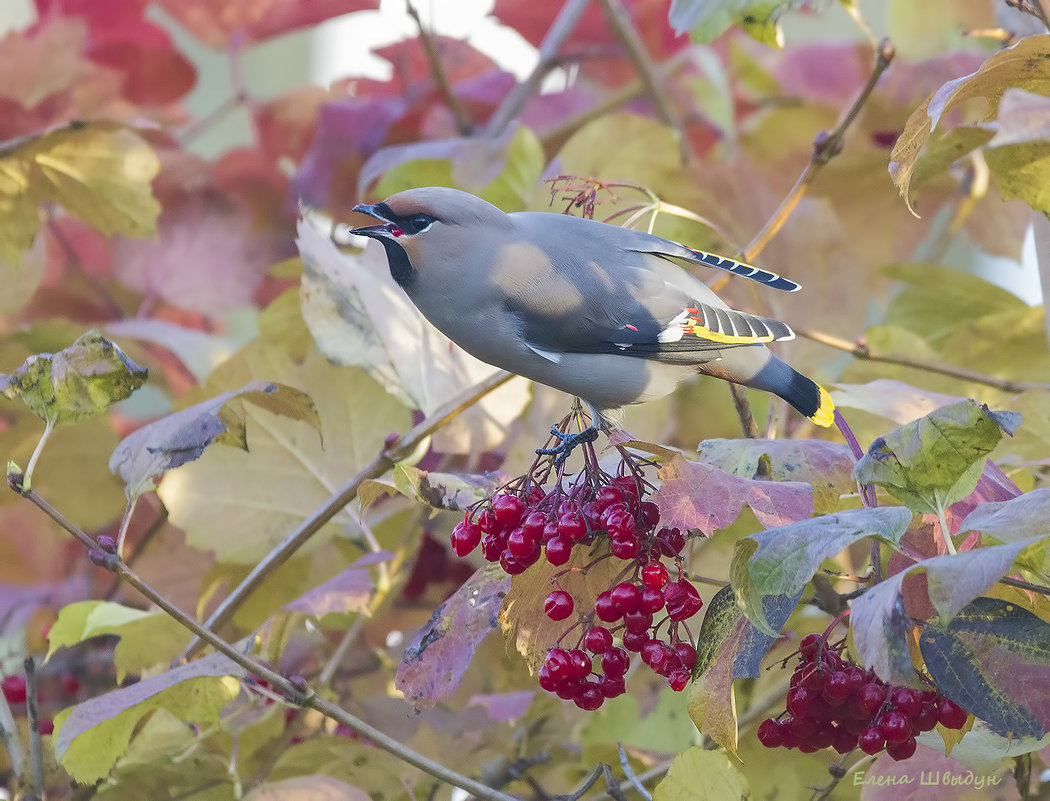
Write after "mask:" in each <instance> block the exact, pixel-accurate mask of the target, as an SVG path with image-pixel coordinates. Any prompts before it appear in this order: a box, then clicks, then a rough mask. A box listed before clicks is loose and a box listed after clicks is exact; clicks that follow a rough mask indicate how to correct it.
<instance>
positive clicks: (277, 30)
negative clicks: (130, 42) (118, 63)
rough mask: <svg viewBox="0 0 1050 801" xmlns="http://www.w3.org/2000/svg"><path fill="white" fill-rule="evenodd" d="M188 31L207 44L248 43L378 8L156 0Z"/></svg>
mask: <svg viewBox="0 0 1050 801" xmlns="http://www.w3.org/2000/svg"><path fill="white" fill-rule="evenodd" d="M160 5H161V6H163V7H164V10H165V11H167V12H168V13H169V14H171V15H172V16H173V17H174V18H175V19H177V20H178V21H179V23H180V24H181V25H182V26H183V27H184V28H186V29H187V30H188V31H189V32H190V33H192V34H193V35H194V36H196V37H197V38H198V39H200V40H201V41H202V42H204V43H205V44H206V45H210V46H211V47H214V48H217V49H222V48H226V47H229V46H230V45H232V44H237V45H240V44H248V43H250V42H258V41H260V40H262V39H268V38H270V37H271V36H276V35H278V34H281V33H287V32H288V31H293V30H295V29H297V28H305V27H308V26H310V25H315V24H317V23H318V22H323V21H324V20H326V19H329V18H331V17H338V16H339V15H341V14H349V13H350V12H352V11H361V10H363V9H373V8H378V7H379V2H378V0H311V2H308V3H304V2H302V0H223V2H221V3H216V2H215V0H160Z"/></svg>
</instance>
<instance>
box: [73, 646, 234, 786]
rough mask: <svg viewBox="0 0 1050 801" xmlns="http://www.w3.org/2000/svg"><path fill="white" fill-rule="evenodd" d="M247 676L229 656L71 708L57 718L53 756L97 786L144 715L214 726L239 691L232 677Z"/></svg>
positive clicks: (206, 659) (208, 658)
mask: <svg viewBox="0 0 1050 801" xmlns="http://www.w3.org/2000/svg"><path fill="white" fill-rule="evenodd" d="M243 675H244V671H243V670H242V669H241V668H239V667H238V666H237V665H235V664H234V663H233V662H231V661H230V659H229V658H227V657H226V656H224V655H222V654H210V655H208V656H205V657H203V658H202V659H198V660H197V661H195V662H190V663H189V664H187V665H182V666H180V667H177V668H174V669H172V670H169V671H167V672H165V673H162V674H160V675H159V676H153V677H152V678H149V679H143V680H142V681H139V682H137V683H135V684H132V685H131V686H129V687H123V688H121V689H119V690H114V691H113V692H111V693H106V694H105V695H101V696H98V697H96V698H92V699H90V700H88V701H84V702H83V703H80V704H77V705H76V706H74V707H70V708H69V709H66V710H64V711H62V712H61V713H60V714H59V715H58V716H56V718H55V734H54V739H53V745H54V749H55V756H56V757H57V758H58V760H59V762H60V763H61V765H62V767H64V768H65V769H66V770H67V771H69V773H70V775H72V776H73V778H75V779H76V780H77V781H78V782H81V783H84V784H91V783H93V782H97V781H98V780H99V779H102V778H104V777H105V776H106V774H107V773H109V771H110V769H111V768H112V767H113V764H114V763H115V762H116V761H117V759H118V758H119V757H120V756H121V755H122V754H123V753H124V751H125V749H126V748H127V746H128V741H129V740H130V738H131V734H132V732H133V731H134V730H135V728H136V727H137V726H138V724H139V721H141V720H142V718H143V717H144V716H145V715H146V714H148V713H149V712H151V711H153V710H154V709H157V708H161V707H163V708H167V709H169V710H172V711H175V712H177V714H178V716H179V717H180V718H181V719H182V720H184V721H186V722H188V723H197V724H202V725H213V724H216V723H218V721H219V713H220V712H221V711H222V709H223V708H224V707H225V706H226V704H227V703H229V702H230V701H231V700H232V699H233V698H234V697H235V696H236V695H237V693H238V692H239V691H240V682H239V681H237V680H235V679H232V678H230V677H231V676H233V677H241V676H243Z"/></svg>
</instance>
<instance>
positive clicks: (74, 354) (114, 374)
mask: <svg viewBox="0 0 1050 801" xmlns="http://www.w3.org/2000/svg"><path fill="white" fill-rule="evenodd" d="M147 375H148V371H147V370H146V368H145V367H141V366H140V365H138V364H135V362H133V361H132V360H131V359H130V358H128V355H127V354H126V353H124V351H122V350H121V349H120V347H119V346H118V345H116V344H114V343H113V342H110V341H109V340H108V339H106V338H105V337H104V336H102V334H100V333H99V332H98V331H88V332H87V333H86V334H83V335H81V336H80V337H78V338H77V340H76V341H75V342H74V343H73V344H72V345H70V346H69V347H68V348H63V349H62V350H60V351H59V352H58V353H53V354H52V353H39V354H37V355H35V356H30V357H29V358H28V359H26V361H25V363H24V364H23V365H22V366H21V367H19V368H18V369H17V370H15V371H14V372H13V373H11V374H10V375H5V374H3V373H0V394H2V395H4V396H5V397H8V398H20V399H21V400H22V402H23V403H25V405H26V406H28V407H29V408H30V409H31V410H32V411H33V413H34V414H36V415H37V416H38V417H40V418H41V419H42V420H45V421H46V422H47V423H48V424H49V425H60V424H63V423H74V422H76V421H77V420H84V419H86V418H89V417H94V416H95V415H98V414H102V412H104V411H106V409H108V408H109V407H110V406H112V405H113V404H114V403H117V402H119V401H122V400H124V399H125V398H127V397H128V396H130V395H131V393H132V392H134V391H135V390H136V389H138V388H139V387H141V386H142V384H143V383H144V382H145V380H146V377H147Z"/></svg>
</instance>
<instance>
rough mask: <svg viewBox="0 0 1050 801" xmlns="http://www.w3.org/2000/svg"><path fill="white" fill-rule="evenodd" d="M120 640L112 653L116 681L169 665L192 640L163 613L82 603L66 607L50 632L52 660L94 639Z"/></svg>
mask: <svg viewBox="0 0 1050 801" xmlns="http://www.w3.org/2000/svg"><path fill="white" fill-rule="evenodd" d="M106 634H111V635H116V636H117V637H120V642H119V643H117V647H116V648H115V649H114V652H113V663H114V665H115V666H116V668H117V681H118V682H122V681H124V679H125V677H126V676H127V675H128V674H129V673H132V674H135V673H140V672H142V671H143V670H145V669H146V668H150V667H153V666H155V665H161V664H165V663H167V662H170V661H171V660H172V659H174V658H175V657H176V656H178V655H179V652H180V651H181V650H182V648H183V647H184V646H185V645H186V643H188V642H189V640H190V634H189V632H187V631H186V629H185V628H183V627H182V626H181V625H179V623H178V621H176V620H175V619H173V618H172V617H171V616H170V615H167V614H165V613H163V612H144V611H142V610H140V609H132V608H130V607H127V606H123V605H122V604H118V603H112V602H110V601H81V602H79V603H74V604H70V605H69V606H66V607H64V608H63V609H62V610H61V611H60V612H59V613H58V619H57V620H55V622H54V624H52V626H51V629H50V630H49V631H48V635H47V639H48V646H49V647H48V652H47V658H48V659H50V658H51V657H52V656H53V655H54V653H55V651H57V650H58V649H59V648H63V647H67V646H70V645H76V644H77V643H81V642H83V641H84V640H88V639H90V638H92V637H101V636H102V635H106Z"/></svg>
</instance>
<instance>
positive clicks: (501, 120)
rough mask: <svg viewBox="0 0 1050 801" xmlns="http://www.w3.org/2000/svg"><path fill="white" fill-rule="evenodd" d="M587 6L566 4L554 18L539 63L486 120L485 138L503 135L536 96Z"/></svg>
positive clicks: (580, 1) (570, 0) (579, 0)
mask: <svg viewBox="0 0 1050 801" xmlns="http://www.w3.org/2000/svg"><path fill="white" fill-rule="evenodd" d="M588 2H589V0H565V5H564V6H562V8H561V11H559V12H558V16H557V18H555V20H554V23H553V24H552V25H551V27H550V30H548V31H547V35H546V36H545V37H544V38H543V42H541V43H540V60H539V61H538V62H537V63H536V66H535V67H533V70H532V72H531V73H529V77H528V78H526V79H525V80H524V81H523V82H521V83H519V84H517V85H516V86H515V87H514V88H513V89H511V91H510V93H509V94H508V95H507V97H506V98H505V99H504V101H503V102H502V103H501V104H500V106H499V108H497V109H496V111H495V112H494V113H493V115H492V117H491V118H489V121H488V125H486V126H485V135H486V136H487V137H489V138H490V139H494V138H496V137H497V136H499V135H500V134H501V133H503V130H504V129H505V128H506V127H507V126H508V125H510V123H511V121H512V120H513V119H514V118H515V117H517V116H518V115H519V114H520V113H521V110H522V109H523V108H525V104H526V103H528V102H529V100H531V99H532V97H533V95H535V94H537V93H538V92H539V90H540V84H541V83H542V82H543V79H544V78H545V77H546V76H547V73H548V72H550V71H551V69H553V68H554V66H555V64H556V63H557V55H558V51H559V50H561V46H562V45H563V44H564V43H565V40H566V39H567V38H569V34H570V33H572V30H573V28H575V27H576V23H577V22H579V21H580V17H581V16H583V12H584V11H585V10H586V8H587V3H588Z"/></svg>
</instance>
